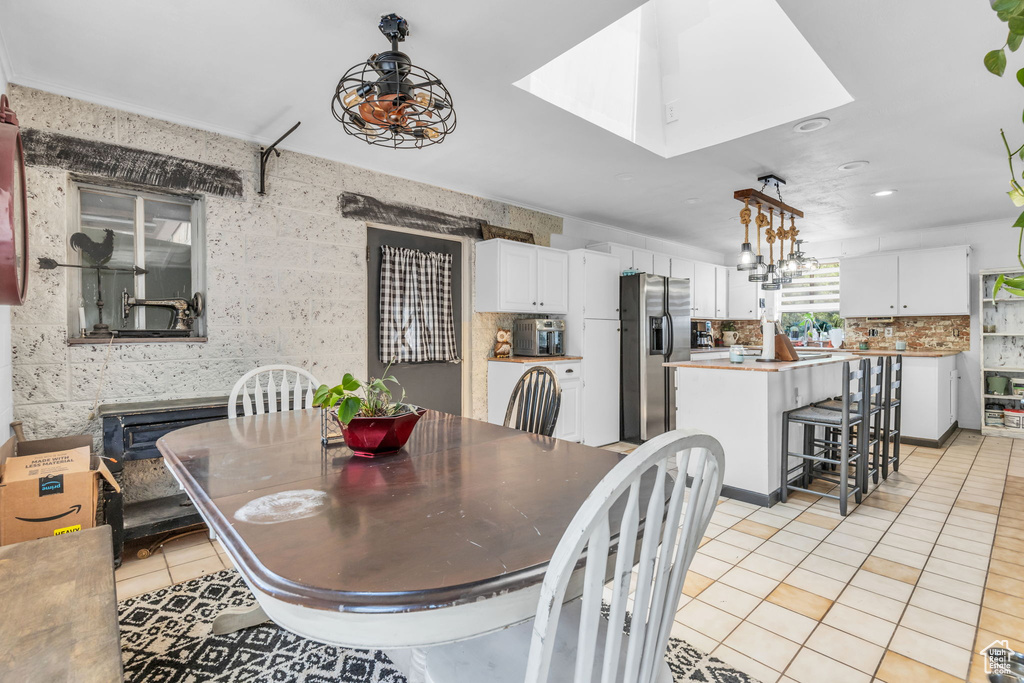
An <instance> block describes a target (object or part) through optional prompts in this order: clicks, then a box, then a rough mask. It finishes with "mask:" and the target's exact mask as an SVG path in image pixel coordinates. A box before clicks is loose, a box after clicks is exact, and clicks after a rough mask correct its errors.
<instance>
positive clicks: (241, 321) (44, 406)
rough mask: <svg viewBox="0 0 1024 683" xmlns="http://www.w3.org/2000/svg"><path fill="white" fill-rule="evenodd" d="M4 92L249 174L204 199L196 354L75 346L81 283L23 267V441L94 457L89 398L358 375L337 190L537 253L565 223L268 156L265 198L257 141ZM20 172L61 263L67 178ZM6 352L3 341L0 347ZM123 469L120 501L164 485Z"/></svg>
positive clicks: (476, 347)
mask: <svg viewBox="0 0 1024 683" xmlns="http://www.w3.org/2000/svg"><path fill="white" fill-rule="evenodd" d="M10 91H11V100H12V106H13V107H14V109H15V110H16V111H17V112H18V116H19V118H20V120H21V124H22V126H23V127H26V128H35V129H41V130H46V131H52V132H57V133H63V134H65V135H70V136H74V137H78V138H85V139H89V140H96V141H102V142H108V143H112V144H118V145H123V146H127V147H133V148H138V149H144V150H148V151H153V152H159V153H162V154H167V155H172V156H175V157H179V158H184V159H192V160H196V161H202V162H205V163H208V164H216V165H220V166H228V167H231V168H234V169H236V170H238V171H239V172H241V174H242V176H243V179H244V193H243V196H242V197H241V198H230V197H219V196H213V195H208V196H206V197H205V198H204V203H205V225H206V260H207V267H206V273H207V284H206V299H207V311H206V313H205V316H206V322H207V334H208V337H209V341H207V342H205V343H198V342H190V343H181V342H165V343H131V344H120V345H112V346H109V347H108V345H106V344H88V345H74V346H69V345H68V343H67V340H68V330H67V324H68V319H67V297H68V286H69V279H68V278H70V277H76V276H77V273H75V272H74V271H72V272H69V271H68V270H67V269H63V268H61V269H56V270H52V271H39V270H38V269H36V268H33V269H32V271H31V277H32V279H33V283H32V287H31V289H30V294H29V297H28V301H27V303H26V304H25V306H22V307H20V308H17V309H15V310H14V311H13V316H12V321H13V325H12V328H11V335H12V344H13V349H14V352H13V353H14V355H13V390H14V413H15V414H16V415H17V417H18V418H19V419H22V420H24V421H25V431H26V434H27V435H28V436H29V438H40V437H51V436H60V435H66V434H81V433H92V434H93V435H94V437H96V445H97V447H100V446H101V443H100V441H101V440H100V439H99V435H100V428H101V425H100V421H99V420H98V419H90V417H89V416H90V413H91V412H92V407H93V401H94V400H98V401H99V402H100V403H121V402H137V401H152V400H161V399H172V398H187V397H198V396H226V395H227V394H228V393H229V392H230V390H231V388H232V386H233V385H234V383H235V381H236V380H237V379H238V377H240V376H241V375H242V374H244V373H245V372H247V371H248V370H251V369H253V368H255V367H257V366H260V365H266V364H268V363H286V364H290V365H297V366H299V367H304V368H306V369H308V370H309V371H311V372H312V373H313V375H314V376H316V377H317V378H318V379H320V381H322V382H331V381H332V380H333V381H336V380H337V378H340V377H341V376H342V375H343V374H344V373H346V372H351V373H353V374H355V375H357V376H363V375H364V374H365V369H366V343H367V342H366V329H367V325H368V324H376V321H369V320H368V312H367V305H366V291H365V290H366V277H367V274H366V224H365V223H363V222H361V221H354V220H350V219H346V218H343V217H342V215H341V213H340V210H339V195H340V194H341V193H342V192H343V191H348V192H355V193H360V194H365V195H369V196H373V197H380V198H383V199H387V200H389V201H393V202H402V203H405V204H409V205H412V206H416V207H419V208H423V209H430V210H434V211H440V212H444V213H447V214H451V215H455V216H470V217H473V218H477V219H479V220H482V221H486V222H487V223H489V224H491V225H497V226H501V227H508V228H513V229H516V230H523V231H527V232H531V233H533V234H534V235H535V237H536V240H537V243H538V244H545V245H546V244H549V243H550V236H551V234H552V233H555V232H558V231H559V230H560V229H561V224H562V219H561V218H558V217H555V216H550V215H548V214H543V213H540V212H537V211H532V210H529V209H524V208H521V207H517V206H512V205H509V204H504V203H502V202H498V201H493V200H488V199H482V198H479V197H474V196H470V195H465V194H461V193H458V192H454V191H451V190H446V189H444V188H440V187H435V186H431V185H426V184H423V183H417V182H413V181H410V180H405V179H401V178H397V177H394V176H389V175H385V174H381V173H376V172H372V171H367V170H365V169H361V168H356V167H354V166H348V165H345V164H341V163H336V162H333V161H328V160H326V159H322V158H317V157H311V156H305V155H300V154H295V153H290V152H283V153H282V154H281V156H280V157H274V156H272V157H271V161H270V164H269V168H268V176H267V194H266V195H265V196H263V197H261V196H259V195H257V193H256V188H257V185H258V175H257V170H258V161H257V159H258V148H257V146H256V145H254V144H252V143H249V142H245V141H242V140H238V139H235V138H230V137H226V136H223V135H218V134H214V133H209V132H206V131H201V130H198V129H194V128H188V127H185V126H181V125H177V124H171V123H167V122H164V121H160V120H157V119H152V118H147V117H143V116H138V115H135V114H130V113H127V112H123V111H119V110H115V109H111V108H108V107H103V106H99V105H96V104H91V103H89V102H84V101H80V100H74V99H71V98H67V97H62V96H58V95H54V94H52V93H47V92H44V91H41V90H35V89H31V88H25V87H22V86H18V85H15V84H12V85H11V86H10ZM338 135H344V133H343V132H342V131H341V130H340V129H339V130H338ZM352 144H353V145H355V144H360V143H359V142H358V141H356V140H353V141H352ZM380 153H381V154H392V155H395V154H397V155H402V154H408V152H394V151H391V150H387V149H381V150H380ZM414 153H415V152H414ZM26 176H27V187H28V189H29V213H30V216H29V220H30V231H31V241H32V261H33V263H34V262H35V259H36V258H37V257H40V256H47V257H51V258H54V259H56V260H58V261H59V262H67V259H68V258H69V254H68V247H67V244H68V237H69V234H68V223H69V220H68V217H69V215H70V208H69V207H68V206H67V201H66V198H67V197H68V196H69V195H68V188H69V174H68V172H67V171H66V170H65V169H62V168H43V167H31V168H29V169H28V170H27V172H26ZM99 182H102V179H99ZM470 251H471V253H472V249H471V250H470ZM471 263H472V262H471ZM472 272H473V271H472V267H471V268H470V270H469V272H468V273H467V277H466V279H465V282H466V283H467V286H470V287H472V283H473V277H472ZM470 310H472V308H471V309H470ZM500 320H501V316H499V315H497V314H473V315H472V317H471V318H470V319H469V320H468V324H470V325H471V330H472V335H471V343H470V350H469V352H465V351H464V357H465V360H466V364H467V365H468V366H469V372H470V376H471V382H470V384H471V394H472V395H471V397H470V399H469V400H468V401H467V402H466V404H465V405H466V407H465V412H466V414H468V415H470V416H472V417H477V418H485V417H486V414H487V402H486V398H487V362H486V358H487V356H488V355H489V354H490V351H491V346H492V342H493V338H494V331H495V328H496V326H497V324H498V322H499V321H500ZM12 344H8V343H3V340H2V339H0V348H3V349H9V348H10V347H11V345H12ZM108 356H109V358H108ZM410 399H411V400H415V397H410ZM127 465H128V466H131V467H132V471H131V472H129V470H128V467H126V472H125V474H126V479H127V480H128V487H127V493H126V500H129V499H132V500H138V499H146V498H151V497H155V496H156V495H165V493H164V490H165V488H166V487H168V486H170V487H173V486H174V484H173V482H171V481H169V477H167V476H166V475H165V474H164V473H163V467H162V465H161V464H160V463H159V461H148V460H147V461H136V462H129V463H127ZM167 492H170V491H167Z"/></svg>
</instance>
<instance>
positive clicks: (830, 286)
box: [779, 261, 843, 336]
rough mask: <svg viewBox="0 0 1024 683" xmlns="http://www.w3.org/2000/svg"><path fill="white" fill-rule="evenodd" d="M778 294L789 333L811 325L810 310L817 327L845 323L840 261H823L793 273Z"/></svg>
mask: <svg viewBox="0 0 1024 683" xmlns="http://www.w3.org/2000/svg"><path fill="white" fill-rule="evenodd" d="M779 295H780V296H779V310H780V312H781V313H782V316H781V319H780V322H781V324H782V328H783V329H784V330H785V331H786V332H788V333H793V332H794V328H798V327H799V328H800V330H802V332H801V333H805V332H806V331H807V330H808V329H809V328H810V319H809V318H808V314H810V317H812V318H813V319H814V322H815V324H816V325H817V326H818V329H823V328H824V329H829V328H834V327H842V326H843V319H842V318H841V317H839V261H822V262H821V263H820V264H819V265H818V268H817V269H816V270H812V271H808V272H806V273H804V274H803V275H801V276H800V277H794V278H793V282H792V284H788V285H785V286H784V287H783V288H782V289H781V290H780V291H779ZM822 323H828V326H822ZM791 336H792V334H791Z"/></svg>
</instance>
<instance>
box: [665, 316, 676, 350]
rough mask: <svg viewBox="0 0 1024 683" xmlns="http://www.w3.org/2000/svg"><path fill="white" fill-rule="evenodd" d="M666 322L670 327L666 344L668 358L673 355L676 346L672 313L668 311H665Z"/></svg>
mask: <svg viewBox="0 0 1024 683" xmlns="http://www.w3.org/2000/svg"><path fill="white" fill-rule="evenodd" d="M665 322H667V323H668V325H666V327H667V328H668V343H666V344H665V359H666V360H668V359H669V358H671V357H672V354H673V353H674V352H675V348H676V334H675V332H674V331H673V328H672V314H671V313H669V312H668V311H665Z"/></svg>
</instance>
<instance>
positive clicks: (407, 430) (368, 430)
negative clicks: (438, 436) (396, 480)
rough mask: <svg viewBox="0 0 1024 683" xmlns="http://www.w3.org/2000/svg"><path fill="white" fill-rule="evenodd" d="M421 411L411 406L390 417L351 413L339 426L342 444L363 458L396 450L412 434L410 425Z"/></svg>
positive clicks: (414, 423) (422, 411) (418, 417)
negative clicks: (353, 415)
mask: <svg viewBox="0 0 1024 683" xmlns="http://www.w3.org/2000/svg"><path fill="white" fill-rule="evenodd" d="M410 407H412V406H410ZM425 412H427V409H426V408H414V409H413V410H412V412H409V413H404V414H402V415H394V416H391V417H354V418H352V420H351V421H350V422H349V423H348V424H347V425H342V426H341V431H342V433H343V434H344V435H345V445H346V446H348V447H349V448H350V449H351V450H352V453H353V455H358V456H360V457H363V458H376V457H378V456H381V455H389V454H391V453H397V452H398V451H400V450H401V449H402V446H404V445H405V443H406V442H407V441H408V440H409V437H410V436H412V430H413V427H415V426H416V423H417V422H419V419H420V418H421V417H423V413H425Z"/></svg>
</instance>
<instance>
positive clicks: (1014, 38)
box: [984, 0, 1024, 299]
mask: <svg viewBox="0 0 1024 683" xmlns="http://www.w3.org/2000/svg"><path fill="white" fill-rule="evenodd" d="M990 3H991V5H992V10H993V11H994V12H995V13H996V16H997V17H998V18H999V20H1000V21H1002V22H1003V23H1005V24H1006V27H1007V35H1006V42H1005V43H1004V44H1003V46H1002V47H1001V48H999V49H998V50H992V51H991V52H989V53H988V54H986V55H985V60H984V61H985V68H986V69H988V70H989V71H990V72H991V73H993V74H995V75H996V76H1000V77H1001V76H1002V75H1003V73H1005V72H1006V51H1007V50H1009V51H1010V52H1016V51H1017V49H1018V48H1019V47H1020V46H1021V42H1022V41H1024V0H990ZM1017 82H1018V83H1020V84H1021V86H1024V69H1020V70H1018V71H1017ZM999 135H1000V136H1001V137H1002V139H1003V147H1004V148H1005V149H1006V159H1007V163H1008V164H1009V166H1010V191H1009V192H1007V194H1008V195H1009V197H1010V201H1012V202H1013V204H1014V206H1017V207H1018V208H1019V207H1024V188H1022V187H1021V185H1020V183H1019V182H1017V172H1016V170H1014V167H1013V160H1014V157H1019V158H1020V160H1021V161H1024V145H1021V146H1020V147H1018V148H1017V149H1016V150H1013V149H1010V143H1009V142H1007V140H1006V133H1005V131H1003V130H1002V129H1000V130H999ZM1022 177H1024V176H1022ZM1013 227H1015V228H1017V229H1018V231H1019V234H1018V236H1017V262H1018V263H1019V264H1020V266H1021V268H1022V269H1024V259H1022V258H1021V245H1022V242H1024V212H1022V213H1021V214H1020V216H1018V218H1017V221H1016V222H1015V223H1014V224H1013ZM1001 289H1005V290H1006V291H1007V292H1009V293H1010V294H1013V295H1014V296H1020V297H1024V275H1021V276H1018V277H1015V278H1011V277H1007V276H1006V275H1000V276H999V277H998V278H996V284H995V287H994V288H993V290H992V298H993V299H995V297H996V295H997V294H999V290H1001Z"/></svg>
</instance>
